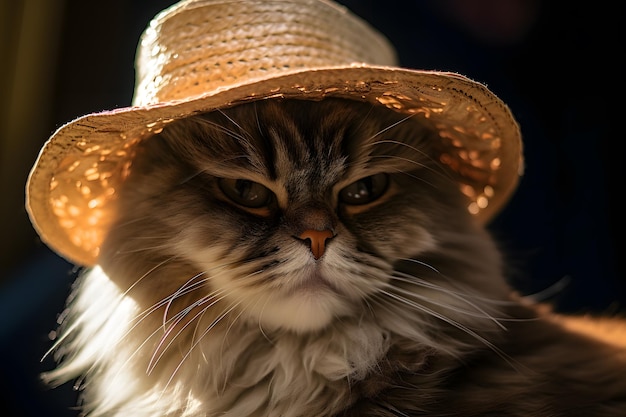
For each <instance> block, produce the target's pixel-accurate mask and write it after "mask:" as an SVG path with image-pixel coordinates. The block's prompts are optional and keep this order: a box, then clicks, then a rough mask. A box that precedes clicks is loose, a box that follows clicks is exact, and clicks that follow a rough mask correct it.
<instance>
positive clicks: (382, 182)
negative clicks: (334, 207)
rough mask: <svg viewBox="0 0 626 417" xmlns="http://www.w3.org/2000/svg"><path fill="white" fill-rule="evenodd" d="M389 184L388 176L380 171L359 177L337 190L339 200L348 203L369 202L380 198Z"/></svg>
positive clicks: (359, 203)
mask: <svg viewBox="0 0 626 417" xmlns="http://www.w3.org/2000/svg"><path fill="white" fill-rule="evenodd" d="M388 186H389V176H388V175H387V174H384V173H381V174H376V175H371V176H369V177H365V178H361V179H360V180H358V181H355V182H353V183H352V184H350V185H348V186H347V187H345V188H343V189H342V190H341V191H340V192H339V200H340V201H341V202H342V203H345V204H350V205H361V204H367V203H371V202H372V201H375V200H377V199H378V198H380V197H381V196H382V195H383V194H384V193H385V191H387V187H388Z"/></svg>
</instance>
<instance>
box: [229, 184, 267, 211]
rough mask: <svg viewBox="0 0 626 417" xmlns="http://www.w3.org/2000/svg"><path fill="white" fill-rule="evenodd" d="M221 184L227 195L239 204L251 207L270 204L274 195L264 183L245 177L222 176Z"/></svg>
mask: <svg viewBox="0 0 626 417" xmlns="http://www.w3.org/2000/svg"><path fill="white" fill-rule="evenodd" d="M219 186H220V189H221V190H222V192H223V193H224V194H225V195H226V197H228V198H230V199H231V200H232V201H233V202H235V203H237V204H239V205H242V206H244V207H249V208H259V207H264V206H266V205H268V204H269V203H270V201H271V199H272V197H273V195H274V194H273V193H272V192H271V191H270V190H269V189H268V188H267V187H265V186H264V185H261V184H259V183H258V182H254V181H250V180H244V179H231V178H221V179H220V180H219Z"/></svg>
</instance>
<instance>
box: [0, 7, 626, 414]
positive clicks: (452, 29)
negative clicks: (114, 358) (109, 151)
mask: <svg viewBox="0 0 626 417" xmlns="http://www.w3.org/2000/svg"><path fill="white" fill-rule="evenodd" d="M342 3H344V4H346V5H348V6H349V7H350V8H351V9H353V10H354V11H355V12H356V13H357V14H359V15H361V16H363V17H364V18H365V19H366V20H368V21H370V22H371V23H372V24H373V25H374V26H375V27H377V28H378V29H379V30H381V31H382V32H383V33H385V34H386V35H387V36H388V37H389V39H390V40H391V41H392V43H393V44H394V45H395V46H396V47H397V50H398V53H399V58H400V61H401V63H402V65H403V66H406V67H412V68H420V69H436V70H446V71H454V72H459V73H461V74H464V75H466V76H468V77H470V78H472V79H474V80H476V81H480V82H483V83H485V84H486V85H487V86H488V87H489V88H490V89H491V90H492V91H493V92H495V93H496V94H497V95H498V96H499V97H500V98H502V99H503V100H504V101H505V102H506V103H508V104H509V106H510V107H511V109H512V111H513V113H514V114H515V116H516V118H517V119H518V121H519V122H520V125H521V128H522V133H523V136H524V144H525V156H526V174H525V176H524V177H523V179H522V182H521V184H520V187H519V189H518V191H517V193H516V194H515V195H514V197H513V199H512V200H511V202H510V204H509V205H508V206H507V207H506V208H505V209H504V211H503V212H502V213H501V214H500V215H499V216H498V217H497V218H496V219H495V220H494V221H493V222H492V224H491V225H490V229H491V231H492V232H493V234H494V236H495V237H496V238H497V239H498V241H499V242H500V243H501V245H502V247H503V250H504V252H505V253H506V256H507V257H508V258H509V261H510V264H511V266H512V268H513V272H512V274H511V282H512V284H514V285H515V286H516V287H517V288H518V289H519V290H520V292H522V293H523V294H534V295H535V296H536V297H538V298H541V299H545V300H546V301H550V302H552V303H554V305H555V307H556V309H557V310H559V311H564V312H576V313H582V312H592V313H606V314H622V313H623V312H624V310H625V308H626V307H625V303H626V279H625V278H624V263H623V261H622V259H621V256H622V253H623V244H622V240H623V239H622V236H623V235H624V227H623V226H624V213H625V211H624V203H623V202H622V201H621V200H622V195H621V194H622V193H623V190H624V162H623V159H624V140H625V137H624V136H625V135H624V132H623V129H621V127H622V126H621V125H622V123H621V122H622V121H623V120H624V115H623V114H621V113H622V109H621V104H620V103H621V102H622V101H623V98H622V96H623V93H624V88H623V87H624V85H623V84H624V83H623V77H624V75H625V74H624V66H623V64H622V60H623V56H624V49H623V40H624V29H623V27H624V15H623V4H622V2H613V1H609V0H596V1H594V2H585V3H580V2H555V1H547V0H545V1H541V0H422V1H403V0H377V1H371V0H370V1H367V0H345V1H343V2H342ZM170 4H171V1H170V0H168V1H165V0H143V1H140V0H108V1H106V2H99V3H98V2H86V1H82V0H64V1H62V0H57V1H46V0H43V1H36V0H16V1H10V0H0V56H2V57H3V59H2V62H3V63H2V64H1V65H0V71H1V72H0V105H2V107H1V110H2V111H1V112H0V134H1V136H0V140H1V142H0V145H1V148H0V185H1V186H2V190H3V197H2V204H0V207H1V210H2V216H0V218H1V220H0V224H1V226H0V227H2V229H1V230H0V231H1V234H0V236H1V237H0V285H1V286H0V349H1V352H0V357H1V358H2V361H1V362H0V409H1V410H2V415H3V416H7V417H27V416H28V417H31V416H59V417H64V416H76V415H77V412H76V411H73V410H71V407H72V406H73V405H74V404H75V401H76V393H75V392H73V390H72V387H71V386H70V384H67V385H66V386H62V387H60V388H57V389H55V390H49V389H46V388H44V387H42V386H41V384H40V383H39V381H38V377H37V375H38V374H39V372H41V371H42V370H45V369H50V368H51V367H53V361H52V360H51V359H50V358H47V359H45V360H43V361H42V362H40V359H41V358H42V357H43V355H44V353H45V352H46V350H47V349H48V348H49V347H50V341H49V340H48V333H49V332H50V331H52V330H53V329H54V328H55V320H56V316H57V314H58V313H59V312H61V311H62V309H63V305H64V301H65V297H66V296H67V294H68V292H69V288H70V285H71V282H72V280H73V279H74V277H75V275H76V273H77V271H76V270H75V269H74V268H73V266H72V265H70V264H68V263H66V262H65V261H64V260H62V259H60V258H59V257H57V256H56V255H55V254H53V253H52V252H51V251H50V250H48V249H47V248H46V247H45V246H44V245H43V244H41V242H39V240H38V238H37V236H36V234H35V233H34V231H33V230H32V228H31V227H30V224H29V222H28V218H27V215H26V212H25V210H24V208H23V202H24V184H25V182H26V177H27V175H28V171H29V170H30V167H31V166H32V164H33V162H34V160H35V158H36V155H37V152H38V150H39V148H40V147H41V146H42V145H43V143H44V142H45V140H46V139H47V138H48V137H49V136H50V134H51V133H52V132H53V131H54V130H55V129H56V128H58V127H59V126H61V125H62V124H64V123H65V122H67V121H70V120H71V119H73V118H75V117H78V116H81V115H83V114H86V113H90V112H95V111H100V110H105V109H113V108H117V107H125V106H127V105H129V103H130V101H131V98H132V92H133V86H134V68H133V64H134V54H135V50H136V45H137V41H138V39H139V36H140V34H141V32H142V31H143V29H144V28H145V26H146V24H147V23H148V21H149V20H150V19H151V18H152V17H153V16H154V15H155V14H156V13H157V12H159V11H160V10H162V9H163V8H165V7H167V6H169V5H170Z"/></svg>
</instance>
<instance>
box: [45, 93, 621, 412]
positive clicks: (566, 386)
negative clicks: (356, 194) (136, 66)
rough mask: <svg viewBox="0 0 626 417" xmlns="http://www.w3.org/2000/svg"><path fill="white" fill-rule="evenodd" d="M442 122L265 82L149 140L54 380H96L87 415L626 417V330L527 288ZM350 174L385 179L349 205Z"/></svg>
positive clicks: (89, 278) (69, 328)
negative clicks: (532, 295)
mask: <svg viewBox="0 0 626 417" xmlns="http://www.w3.org/2000/svg"><path fill="white" fill-rule="evenodd" d="M422 123H424V122H422ZM434 135H435V134H434V133H431V131H430V130H429V129H428V128H427V127H425V126H424V125H423V124H420V123H419V122H418V121H417V120H414V118H411V117H408V116H403V115H400V114H397V113H395V112H392V111H390V110H387V109H384V108H379V107H376V106H373V105H370V104H365V103H358V102H352V101H342V100H338V99H327V100H323V101H321V102H308V101H287V100H285V101H281V100H266V101H263V102H257V103H250V104H245V105H240V106H238V107H235V108H232V109H227V110H223V111H218V112H214V113H211V114H206V115H202V116H196V117H194V118H191V119H189V120H184V121H180V122H177V123H174V124H172V125H171V126H169V127H167V128H166V129H165V130H164V131H163V132H162V133H160V134H158V135H156V136H154V137H152V138H149V139H148V140H146V141H144V142H143V143H142V144H141V145H140V146H139V149H138V150H137V157H136V161H135V162H134V163H133V165H132V167H131V173H130V176H129V177H128V180H127V182H126V185H125V187H124V188H123V189H122V190H120V193H121V194H120V197H119V204H120V206H119V215H118V219H117V221H116V223H115V225H114V227H113V228H112V230H111V231H110V234H109V236H108V238H107V239H106V242H105V245H104V247H103V248H102V254H101V257H100V261H99V265H98V266H97V267H95V268H93V269H92V270H91V271H88V272H87V273H86V274H85V275H84V276H83V277H82V278H81V279H80V280H79V282H78V283H77V286H76V289H75V293H74V295H73V297H72V299H71V300H70V303H69V307H68V316H67V318H66V322H65V324H64V327H65V330H64V333H63V336H62V338H61V340H60V342H59V346H58V348H57V349H58V350H57V354H58V356H59V357H62V358H63V361H62V363H61V365H60V367H59V368H58V369H57V370H54V371H52V372H50V373H48V374H47V375H46V376H45V377H46V379H47V380H48V381H50V382H53V383H60V382H64V381H67V380H70V379H73V378H77V377H80V378H83V377H84V380H82V379H81V381H82V385H83V386H82V388H83V389H84V395H83V397H84V403H83V407H84V410H85V412H86V413H87V414H88V415H89V416H133V417H143V416H234V417H244V416H257V417H260V416H273V417H315V416H378V417H387V416H421V415H429V416H464V417H469V416H520V417H521V416H524V417H528V416H545V417H548V416H624V415H626V350H625V346H624V345H622V346H619V340H620V339H619V338H620V337H621V338H622V339H621V340H622V344H623V343H624V342H623V340H624V337H625V336H624V335H625V334H626V332H622V333H621V335H619V334H615V337H614V338H611V337H608V338H606V340H604V341H601V340H595V339H594V338H592V337H588V336H587V335H585V334H584V333H588V332H582V331H579V330H577V329H575V328H574V324H569V323H570V322H567V323H566V324H564V322H563V320H565V319H564V318H561V317H558V316H555V315H552V314H551V313H550V312H549V311H547V310H546V311H544V309H543V308H540V307H534V306H531V305H529V303H528V301H527V300H526V299H524V298H520V297H517V296H516V295H515V294H514V293H513V292H512V291H511V289H510V288H509V286H508V285H507V284H506V280H505V278H504V274H505V271H506V268H504V266H503V263H502V261H501V257H500V255H499V251H498V249H497V248H496V245H495V244H494V242H493V241H492V239H491V238H490V237H489V235H488V234H487V233H486V231H485V230H484V228H483V227H482V226H481V225H480V224H478V222H477V221H476V220H475V219H474V218H473V217H472V216H471V215H470V214H469V213H468V210H467V208H466V205H467V202H466V201H465V199H464V197H463V196H462V194H461V193H460V191H459V186H458V185H457V183H456V181H455V179H454V175H453V173H451V172H449V171H448V170H447V169H446V167H445V166H443V165H442V164H440V163H439V162H438V157H437V151H438V150H437V143H438V140H437V138H436V137H434ZM381 173H382V174H385V175H378V176H375V175H377V174H381ZM372 176H375V177H373V178H372ZM220 178H224V179H226V180H223V179H220ZM364 178H365V180H364V181H361V180H362V179H364ZM368 178H369V179H368ZM385 178H388V180H389V185H388V188H384V185H385ZM237 179H243V180H247V181H252V182H254V183H258V184H261V185H262V186H264V187H265V188H264V187H260V186H257V185H254V184H253V183H251V182H236V181H234V180H237ZM370 179H371V181H370ZM374 180H376V181H379V182H376V181H374ZM359 181H361V182H359ZM351 184H357V185H359V184H360V185H361V186H362V187H361V189H365V190H368V188H367V186H368V185H371V184H374V185H376V184H382V185H380V187H379V188H378V191H376V190H374V189H370V191H373V192H377V193H379V194H380V195H378V194H377V195H375V196H374V197H375V198H373V199H372V201H371V202H366V204H353V203H355V200H354V199H352V200H351V199H350V197H351V196H348V198H347V199H346V196H345V194H346V193H347V192H349V191H350V190H354V189H355V185H351ZM229 187H230V188H229ZM237 187H239V188H237ZM250 187H253V188H250ZM254 187H256V188H254ZM363 187H365V188H363ZM381 187H382V188H381ZM357 189H358V188H357ZM229 190H230V191H235V199H236V198H237V197H238V196H239V197H243V198H247V197H251V196H253V195H254V194H255V193H257V195H258V198H257V199H256V200H250V204H247V203H246V204H243V205H242V204H238V203H236V202H235V201H233V200H232V193H231V194H229ZM267 190H269V191H267ZM342 190H343V191H342ZM237 192H239V194H237ZM248 192H250V193H248ZM229 195H231V197H229ZM265 197H267V200H266V201H265ZM365 198H367V195H365ZM346 201H347V202H348V203H346ZM246 205H250V206H253V207H246ZM257 206H258V207H257ZM529 221H531V220H529ZM315 229H317V230H330V231H332V233H333V237H332V238H329V239H327V240H326V241H323V242H322V243H325V249H324V251H322V252H319V253H317V256H314V251H313V249H312V248H311V247H310V245H311V242H310V240H307V239H306V238H303V237H302V236H301V234H302V232H303V231H304V230H315ZM316 257H319V259H316ZM581 320H582V319H581ZM607 326H608V325H607Z"/></svg>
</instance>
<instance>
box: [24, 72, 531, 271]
mask: <svg viewBox="0 0 626 417" xmlns="http://www.w3.org/2000/svg"><path fill="white" fill-rule="evenodd" d="M276 97H281V98H297V99H306V100H321V99H323V98H326V97H341V98H347V99H353V100H361V101H367V102H371V103H374V104H377V105H383V106H386V107H388V108H390V109H392V110H394V111H397V112H402V113H408V114H413V113H415V114H417V116H418V117H421V118H422V120H423V122H424V123H427V124H430V125H431V126H432V128H433V129H436V130H437V131H438V132H439V137H440V138H441V141H442V147H441V148H442V157H441V160H442V162H443V163H446V164H448V165H450V167H451V168H452V169H453V170H454V171H455V172H456V173H458V176H459V183H460V187H461V189H462V191H463V192H464V193H465V194H466V195H467V196H468V204H469V205H470V206H471V207H473V209H471V210H470V211H472V212H473V214H475V215H476V217H477V219H478V220H479V221H481V222H483V223H486V222H488V221H489V220H490V219H491V218H492V217H493V216H494V215H495V214H496V213H497V212H498V211H499V210H500V209H501V207H502V206H503V205H504V204H505V203H506V202H507V201H508V199H509V198H510V195H511V194H512V192H513V190H514V189H515V187H516V185H517V183H518V179H519V176H520V175H521V173H522V166H523V162H522V142H521V134H520V129H519V126H518V124H517V122H516V121H515V119H514V117H513V115H512V114H511V111H510V109H509V108H508V107H507V106H506V105H505V104H504V103H503V102H502V101H501V100H500V99H498V98H497V97H496V96H495V95H494V94H493V93H492V92H491V91H489V90H488V89H487V88H486V87H485V86H484V85H482V84H480V83H478V82H475V81H472V80H470V79H468V78H466V77H464V76H461V75H459V74H454V73H444V72H435V71H421V70H408V69H402V68H396V67H383V66H369V65H352V66H341V67H325V68H316V69H307V70H302V71H297V70H293V71H290V72H286V73H284V75H280V76H272V77H268V78H266V79H263V78H256V79H254V80H248V81H247V82H246V83H245V84H241V85H235V86H229V87H228V88H224V89H217V90H215V91H211V92H207V93H206V94H203V95H199V96H195V97H191V98H189V99H186V100H179V101H168V102H163V103H158V104H154V105H149V106H141V107H140V106H134V107H126V108H120V109H116V110H112V111H104V112H100V113H93V114H89V115H86V116H83V117H80V118H78V119H76V120H74V121H72V122H70V123H68V124H66V125H64V126H62V127H60V128H59V129H58V130H57V131H56V132H55V133H54V134H53V135H52V136H51V137H50V139H49V140H48V141H47V142H46V144H45V146H44V147H43V149H42V150H41V152H40V154H39V157H38V159H37V161H36V163H35V165H34V167H33V169H32V171H31V173H30V175H29V178H28V183H27V187H26V207H27V211H28V213H29V215H30V218H31V221H32V223H33V225H34V227H35V229H36V230H37V231H38V232H39V235H40V236H41V239H42V240H43V241H44V242H45V243H46V244H47V245H49V246H50V247H51V248H53V249H54V250H55V251H57V252H58V253H59V254H61V255H62V256H63V257H65V258H66V259H68V260H69V261H71V262H73V263H76V264H80V265H85V266H90V265H94V264H95V263H97V258H98V252H99V248H100V245H101V244H102V242H103V240H104V239H105V238H106V235H107V233H108V230H109V227H110V226H111V223H112V221H113V219H114V217H115V200H116V189H118V188H119V187H120V186H121V185H122V184H123V182H124V178H125V175H126V173H127V171H128V169H129V166H130V164H131V162H132V158H133V148H134V146H135V144H136V143H137V142H138V141H140V140H144V139H145V138H148V137H150V136H152V135H154V134H156V133H158V132H160V130H161V129H162V128H163V127H164V126H165V125H167V123H169V122H171V121H173V120H177V119H181V118H186V117H190V116H193V115H194V114H199V113H204V112H208V111H212V110H216V109H219V108H224V107H229V106H234V105H237V104H240V103H244V102H249V101H253V100H261V99H267V98H276Z"/></svg>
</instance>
